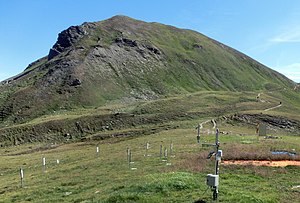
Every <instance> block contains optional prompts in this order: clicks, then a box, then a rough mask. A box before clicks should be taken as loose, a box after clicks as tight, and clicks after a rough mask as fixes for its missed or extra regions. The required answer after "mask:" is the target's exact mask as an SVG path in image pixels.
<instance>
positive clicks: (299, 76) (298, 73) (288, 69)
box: [274, 63, 300, 82]
mask: <svg viewBox="0 0 300 203" xmlns="http://www.w3.org/2000/svg"><path fill="white" fill-rule="evenodd" d="M274 69H275V70H277V71H278V72H280V73H282V74H284V75H285V76H286V77H288V78H290V79H291V80H293V81H295V82H300V63H293V64H290V65H286V66H281V67H276V68H274Z"/></svg>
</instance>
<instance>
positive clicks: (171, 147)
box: [170, 141, 173, 155]
mask: <svg viewBox="0 0 300 203" xmlns="http://www.w3.org/2000/svg"><path fill="white" fill-rule="evenodd" d="M172 154H173V141H171V144H170V155H172Z"/></svg>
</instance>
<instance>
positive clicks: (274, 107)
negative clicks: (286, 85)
mask: <svg viewBox="0 0 300 203" xmlns="http://www.w3.org/2000/svg"><path fill="white" fill-rule="evenodd" d="M281 106H282V104H279V105H277V106H273V107H271V108H268V109H265V110H264V111H270V110H273V109H277V108H279V107H281Z"/></svg>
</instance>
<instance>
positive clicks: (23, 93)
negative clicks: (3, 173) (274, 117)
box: [0, 16, 295, 123]
mask: <svg viewBox="0 0 300 203" xmlns="http://www.w3.org/2000/svg"><path fill="white" fill-rule="evenodd" d="M294 86H295V84H294V83H293V82H292V81H290V80H289V79H287V78H286V77H284V76H283V75H281V74H279V73H277V72H275V71H273V70H271V69H269V68H267V67H265V66H263V65H262V64H260V63H258V62H256V61H254V60H253V59H251V58H249V57H248V56H246V55H244V54H242V53H240V52H238V51H236V50H234V49H232V48H230V47H228V46H226V45H224V44H222V43H220V42H217V41H215V40H213V39H210V38H208V37H206V36H204V35H202V34H200V33H198V32H195V31H192V30H184V29H179V28H175V27H172V26H167V25H163V24H159V23H146V22H143V21H138V20H135V19H132V18H129V17H126V16H115V17H112V18H110V19H107V20H104V21H100V22H93V23H83V24H82V25H79V26H71V27H70V28H68V29H66V30H64V31H62V32H61V33H60V34H59V35H58V39H57V42H56V43H55V44H54V45H53V47H52V48H51V49H50V51H49V54H48V56H47V57H44V58H41V59H40V60H38V61H36V62H34V63H32V64H30V65H29V66H28V67H27V68H26V70H25V71H24V72H23V73H21V74H19V75H18V76H17V77H13V78H11V79H10V80H9V81H8V82H7V83H3V84H2V85H1V86H0V112H1V111H2V112H3V114H2V117H1V119H3V120H10V121H12V122H15V123H20V122H24V121H27V120H30V119H32V118H35V117H38V116H41V115H44V114H47V113H49V112H53V111H57V110H59V111H61V110H68V109H72V108H74V107H85V106H88V107H98V106H102V105H105V104H107V102H108V101H119V102H124V101H126V102H130V101H135V100H137V99H144V100H151V99H156V98H159V97H168V96H172V95H177V94H182V93H190V92H195V91H200V90H227V91H252V90H264V89H274V88H281V87H284V88H291V87H292V88H294Z"/></svg>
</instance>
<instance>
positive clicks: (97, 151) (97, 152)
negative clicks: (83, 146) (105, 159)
mask: <svg viewBox="0 0 300 203" xmlns="http://www.w3.org/2000/svg"><path fill="white" fill-rule="evenodd" d="M96 154H97V157H99V154H100V150H99V146H97V147H96Z"/></svg>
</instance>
